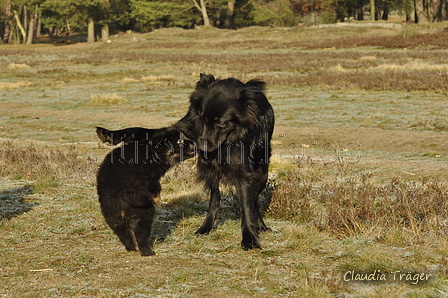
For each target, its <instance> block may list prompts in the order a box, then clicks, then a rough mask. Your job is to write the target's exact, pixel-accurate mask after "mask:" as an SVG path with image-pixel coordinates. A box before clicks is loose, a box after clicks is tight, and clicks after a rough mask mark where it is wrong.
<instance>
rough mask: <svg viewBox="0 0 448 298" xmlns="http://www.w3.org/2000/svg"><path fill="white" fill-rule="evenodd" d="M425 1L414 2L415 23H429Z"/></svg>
mask: <svg viewBox="0 0 448 298" xmlns="http://www.w3.org/2000/svg"><path fill="white" fill-rule="evenodd" d="M426 2H427V0H415V2H414V3H415V22H416V23H420V24H424V23H429V19H428V10H427V3H426Z"/></svg>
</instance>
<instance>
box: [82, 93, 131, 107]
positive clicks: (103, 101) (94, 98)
mask: <svg viewBox="0 0 448 298" xmlns="http://www.w3.org/2000/svg"><path fill="white" fill-rule="evenodd" d="M126 102H128V100H127V99H125V98H122V97H121V96H119V95H117V94H115V93H113V94H102V95H90V100H89V105H91V106H110V105H121V104H124V103H126Z"/></svg>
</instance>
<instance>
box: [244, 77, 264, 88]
mask: <svg viewBox="0 0 448 298" xmlns="http://www.w3.org/2000/svg"><path fill="white" fill-rule="evenodd" d="M246 85H247V86H251V87H256V88H258V89H260V90H261V91H264V90H265V89H266V83H265V82H263V81H262V80H258V79H254V80H250V81H249V82H247V83H246Z"/></svg>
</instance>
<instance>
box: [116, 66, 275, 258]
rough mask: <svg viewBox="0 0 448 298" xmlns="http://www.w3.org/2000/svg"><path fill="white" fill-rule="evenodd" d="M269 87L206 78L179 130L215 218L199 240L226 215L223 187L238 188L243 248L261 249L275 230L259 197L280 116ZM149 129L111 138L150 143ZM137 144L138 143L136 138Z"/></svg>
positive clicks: (202, 78) (204, 226)
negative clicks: (262, 235) (190, 147)
mask: <svg viewBox="0 0 448 298" xmlns="http://www.w3.org/2000/svg"><path fill="white" fill-rule="evenodd" d="M264 88H265V83H264V82H262V81H259V80H251V81H248V82H247V83H242V82H241V81H239V80H237V79H234V78H228V79H223V80H221V79H216V78H215V77H214V76H212V75H205V74H201V76H200V81H199V82H198V83H197V84H196V89H195V91H194V92H193V93H192V95H191V96H190V107H189V109H188V112H187V114H186V115H185V116H184V117H183V118H182V119H181V120H179V122H178V123H176V124H175V125H174V127H175V128H176V129H178V130H179V131H181V132H182V133H184V134H185V136H187V137H188V138H189V139H191V140H193V141H194V142H195V144H196V146H197V149H198V155H199V157H198V164H197V169H198V176H199V179H200V180H201V181H203V182H204V183H205V186H206V187H207V188H208V189H210V202H209V212H208V214H207V216H206V218H205V220H204V223H203V224H202V226H201V227H200V228H199V229H198V230H197V231H196V233H198V234H207V233H209V232H210V231H211V230H212V229H213V228H214V225H215V221H216V218H217V214H218V212H219V209H220V199H221V194H220V190H219V184H220V183H225V184H229V185H233V186H235V187H236V190H237V196H238V200H239V203H240V206H241V218H242V223H241V230H242V238H243V239H242V242H241V244H242V246H243V248H244V249H254V248H261V245H260V242H259V232H260V231H267V230H269V228H268V227H266V225H265V223H264V222H263V219H262V217H261V214H260V210H259V205H258V197H259V195H260V193H261V191H262V190H263V189H264V188H265V187H266V182H267V179H268V166H269V158H270V156H271V145H270V141H271V137H272V133H273V130H274V111H273V109H272V106H271V105H270V104H269V102H268V100H267V98H266V96H265V95H264V93H263V91H264ZM144 134H145V129H143V128H130V129H125V130H121V131H113V133H111V138H114V139H115V140H127V138H128V137H127V136H129V135H133V136H134V138H135V139H141V138H144ZM131 139H132V138H131Z"/></svg>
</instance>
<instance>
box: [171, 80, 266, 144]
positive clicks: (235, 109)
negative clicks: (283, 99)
mask: <svg viewBox="0 0 448 298" xmlns="http://www.w3.org/2000/svg"><path fill="white" fill-rule="evenodd" d="M264 87H265V83H264V82H262V81H259V80H251V81H249V82H247V83H245V84H244V83H242V82H241V81H239V80H237V79H233V78H228V79H224V80H220V79H215V77H214V76H212V75H205V74H201V77H200V81H199V82H198V83H197V84H196V89H195V91H194V92H193V94H192V95H191V96H190V107H189V110H188V113H187V115H185V117H183V118H182V119H181V120H180V121H179V122H178V123H177V124H176V128H177V129H179V130H180V131H181V132H183V133H184V134H185V135H186V136H187V137H188V138H190V139H193V140H195V141H196V142H197V145H198V148H199V149H200V150H202V151H210V152H211V151H214V150H216V149H217V148H218V147H219V146H222V145H226V144H230V143H237V142H239V141H240V140H241V139H242V138H243V137H244V135H246V134H247V133H248V132H249V131H250V130H251V129H252V128H254V127H256V126H259V125H260V121H259V113H260V111H261V110H263V108H265V107H262V105H266V104H267V105H269V103H268V101H267V99H266V97H265V95H264V94H263V89H264Z"/></svg>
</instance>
